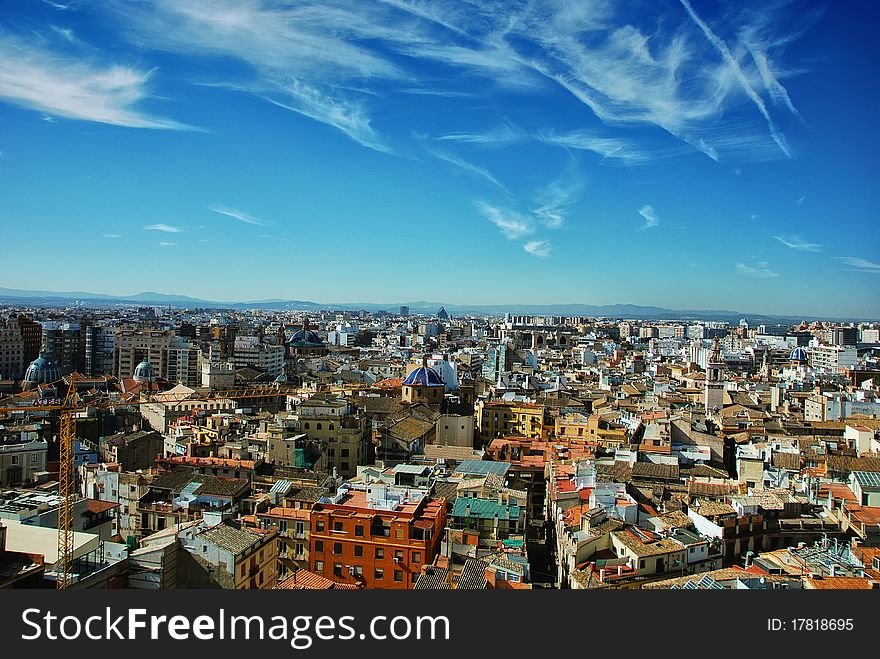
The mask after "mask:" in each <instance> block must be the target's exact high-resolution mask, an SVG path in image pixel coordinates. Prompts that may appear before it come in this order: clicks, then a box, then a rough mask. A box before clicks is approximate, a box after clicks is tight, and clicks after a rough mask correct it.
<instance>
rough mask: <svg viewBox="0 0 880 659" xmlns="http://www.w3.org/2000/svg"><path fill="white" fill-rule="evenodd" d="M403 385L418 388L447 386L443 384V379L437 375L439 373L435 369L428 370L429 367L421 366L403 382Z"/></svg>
mask: <svg viewBox="0 0 880 659" xmlns="http://www.w3.org/2000/svg"><path fill="white" fill-rule="evenodd" d="M403 384H404V385H408V386H416V387H444V386H446V385H445V383H444V382H443V378H441V377H440V374H439V373H437V371H435V370H434V369H433V368H428V367H427V366H420V367H419V368H417V369H416V370H414V371H413V372H412V373H410V374H409V375H407V376H406V380H404V381H403Z"/></svg>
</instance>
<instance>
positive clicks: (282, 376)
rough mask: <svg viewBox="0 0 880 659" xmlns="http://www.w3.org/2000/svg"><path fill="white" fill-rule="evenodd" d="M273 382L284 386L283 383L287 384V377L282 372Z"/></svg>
mask: <svg viewBox="0 0 880 659" xmlns="http://www.w3.org/2000/svg"><path fill="white" fill-rule="evenodd" d="M275 382H279V383H281V384H284V383H285V382H287V376H286V375H285V374H284V371H282V372H281V375H279V376H278V377H277V378H275Z"/></svg>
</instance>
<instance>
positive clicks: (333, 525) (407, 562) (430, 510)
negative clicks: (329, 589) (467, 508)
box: [309, 484, 446, 589]
mask: <svg viewBox="0 0 880 659" xmlns="http://www.w3.org/2000/svg"><path fill="white" fill-rule="evenodd" d="M331 500H332V501H334V503H318V504H316V505H315V507H314V508H313V509H312V514H311V529H310V534H309V536H310V537H309V569H310V570H311V571H312V572H314V573H316V574H319V575H321V576H324V577H327V578H328V579H332V580H333V581H335V582H338V583H347V584H357V585H361V586H362V587H364V588H389V589H394V588H398V589H411V588H412V587H413V585H414V584H415V582H416V580H417V579H418V577H419V574H420V572H421V569H422V565H425V564H431V563H432V562H433V561H434V558H435V557H436V556H437V554H438V553H439V551H440V542H441V540H442V538H443V529H444V528H445V526H446V500H445V499H443V498H435V497H430V496H424V494H423V493H422V492H420V491H418V490H406V489H404V488H395V487H391V486H388V485H384V484H372V485H367V486H366V488H365V489H345V488H344V486H343V488H340V491H339V493H338V494H337V495H336V496H335V497H333V499H331Z"/></svg>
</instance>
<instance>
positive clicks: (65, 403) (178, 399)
mask: <svg viewBox="0 0 880 659" xmlns="http://www.w3.org/2000/svg"><path fill="white" fill-rule="evenodd" d="M77 381H78V379H77V378H76V377H75V375H71V376H69V377H68V387H67V393H66V395H65V396H64V399H63V400H62V401H61V402H60V404H49V405H39V404H37V405H23V406H19V407H0V414H3V413H14V412H52V411H57V412H58V414H59V417H60V432H59V433H58V441H59V458H58V462H59V465H58V498H59V500H60V505H59V507H58V559H57V561H56V562H55V572H56V582H55V585H56V588H58V589H64V588H67V587H68V586H69V585H70V576H71V575H70V568H71V563H72V561H73V552H74V514H75V506H74V504H75V503H76V491H75V490H76V474H75V473H74V460H75V457H76V450H75V442H76V415H77V412H80V411H82V410H85V409H88V408H95V409H109V408H114V407H130V406H141V405H149V404H154V403H162V404H166V405H168V404H174V403H183V402H209V401H212V400H240V399H248V398H268V397H282V396H287V395H290V394H291V393H293V392H291V391H287V390H281V389H279V388H278V387H276V386H273V385H266V386H255V387H246V388H239V389H224V390H218V391H211V392H199V391H191V392H187V393H186V394H181V395H180V396H177V395H175V394H168V393H161V392H160V393H155V394H152V393H151V394H146V395H144V394H141V398H140V399H138V400H132V401H119V400H108V399H103V400H100V401H96V402H77V399H78V395H77V391H76V383H77Z"/></svg>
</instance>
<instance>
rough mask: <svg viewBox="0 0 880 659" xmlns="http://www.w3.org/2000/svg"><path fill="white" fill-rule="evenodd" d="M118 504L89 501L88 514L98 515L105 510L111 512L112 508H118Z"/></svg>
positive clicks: (95, 500)
mask: <svg viewBox="0 0 880 659" xmlns="http://www.w3.org/2000/svg"><path fill="white" fill-rule="evenodd" d="M118 507H119V504H118V503H113V502H112V501H99V500H98V499H89V512H90V513H92V514H94V515H98V514H100V513H103V512H105V511H107V510H113V509H114V508H118Z"/></svg>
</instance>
